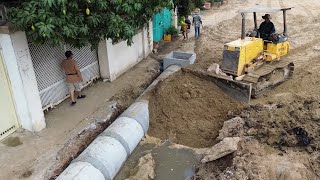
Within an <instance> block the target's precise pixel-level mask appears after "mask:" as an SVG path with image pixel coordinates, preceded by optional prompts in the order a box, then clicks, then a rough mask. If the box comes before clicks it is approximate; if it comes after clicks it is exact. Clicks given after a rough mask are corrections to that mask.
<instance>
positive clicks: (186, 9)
mask: <svg viewBox="0 0 320 180" xmlns="http://www.w3.org/2000/svg"><path fill="white" fill-rule="evenodd" d="M174 3H175V5H176V6H177V7H178V15H179V16H184V17H186V16H188V15H190V13H191V12H192V10H193V9H194V4H193V2H192V0H174Z"/></svg>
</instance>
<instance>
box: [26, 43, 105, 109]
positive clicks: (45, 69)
mask: <svg viewBox="0 0 320 180" xmlns="http://www.w3.org/2000/svg"><path fill="white" fill-rule="evenodd" d="M29 49H30V54H31V59H32V63H33V67H34V71H35V74H36V79H37V83H38V89H39V93H40V98H41V103H42V108H43V110H46V109H48V108H53V107H54V106H55V105H57V104H59V103H60V102H62V101H63V100H64V99H66V98H67V97H68V94H69V90H68V87H67V85H66V83H65V73H64V72H63V70H62V67H61V63H62V60H63V59H65V56H64V52H65V51H66V50H71V51H72V52H73V54H74V55H75V60H76V61H77V63H78V65H79V67H80V70H81V74H82V77H83V80H84V84H83V85H84V86H86V85H88V84H90V83H91V82H92V81H93V80H94V79H97V78H99V77H100V72H99V64H98V53H97V51H92V50H91V47H90V46H85V47H83V48H81V49H77V48H73V47H71V46H70V45H64V46H56V47H53V46H50V45H48V44H45V45H39V46H38V45H35V44H33V43H32V42H30V43H29Z"/></svg>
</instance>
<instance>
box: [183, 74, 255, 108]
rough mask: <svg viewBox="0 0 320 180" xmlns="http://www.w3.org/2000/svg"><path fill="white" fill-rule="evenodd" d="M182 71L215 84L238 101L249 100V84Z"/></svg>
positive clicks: (247, 101)
mask: <svg viewBox="0 0 320 180" xmlns="http://www.w3.org/2000/svg"><path fill="white" fill-rule="evenodd" d="M183 71H185V72H188V73H191V74H193V75H195V76H197V77H199V78H202V79H206V80H208V81H211V82H213V83H215V84H216V85H217V86H218V87H219V88H220V89H221V90H222V91H223V92H224V93H226V94H227V95H229V96H230V97H232V98H234V99H236V100H238V101H242V102H246V103H249V102H250V100H251V91H252V85H251V84H247V83H243V82H239V81H235V80H232V79H229V78H228V77H224V76H216V75H212V74H208V73H206V72H204V71H199V70H191V69H183Z"/></svg>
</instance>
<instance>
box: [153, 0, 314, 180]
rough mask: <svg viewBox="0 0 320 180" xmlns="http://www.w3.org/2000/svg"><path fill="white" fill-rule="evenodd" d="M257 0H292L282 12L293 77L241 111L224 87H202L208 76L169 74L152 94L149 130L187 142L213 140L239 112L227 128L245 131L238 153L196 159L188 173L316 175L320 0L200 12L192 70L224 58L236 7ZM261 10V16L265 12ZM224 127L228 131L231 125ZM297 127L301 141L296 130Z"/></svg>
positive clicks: (278, 22)
mask: <svg viewBox="0 0 320 180" xmlns="http://www.w3.org/2000/svg"><path fill="white" fill-rule="evenodd" d="M257 3H259V4H265V5H267V6H273V7H294V8H293V9H292V10H291V11H289V12H288V16H287V18H288V19H287V20H288V34H289V42H290V43H291V49H290V52H289V55H288V56H287V58H290V59H292V60H293V61H294V63H295V72H294V76H293V78H292V79H290V80H289V81H287V82H285V83H283V84H281V85H280V86H278V87H276V88H274V89H273V90H272V91H269V92H267V93H266V94H265V95H264V96H263V97H261V98H259V99H255V100H253V101H252V102H251V103H250V104H249V106H250V107H249V108H244V109H242V111H241V112H240V113H237V109H238V107H239V106H238V105H237V103H236V102H234V101H230V100H229V99H228V98H225V97H223V96H224V94H221V92H219V90H215V88H213V87H211V88H207V87H208V86H210V85H209V84H210V83H209V82H206V81H204V80H202V81H203V82H201V80H199V79H197V78H196V77H193V76H192V75H190V74H188V73H180V74H176V75H174V76H172V77H169V78H168V79H167V80H165V81H164V82H163V83H161V84H160V85H159V87H158V88H157V89H156V90H155V95H154V97H153V98H151V100H150V103H151V106H150V113H151V129H150V130H151V132H150V134H151V135H153V136H156V137H159V138H161V139H162V140H166V139H170V140H171V141H173V142H175V143H179V144H183V145H187V146H192V147H203V146H208V145H212V144H214V143H215V142H216V139H215V138H216V136H217V134H218V131H219V130H220V129H221V128H222V124H223V122H224V121H226V120H228V117H230V116H231V117H232V116H233V117H236V116H238V117H241V118H242V121H243V123H244V125H242V124H235V127H237V128H238V129H237V131H235V132H234V133H230V136H231V137H233V136H240V137H243V141H242V142H241V145H240V147H239V148H240V149H239V150H238V151H237V153H234V154H232V155H231V156H227V157H225V158H222V159H221V160H220V161H214V162H211V163H206V164H201V165H199V169H198V173H197V174H196V175H195V176H194V177H193V179H247V178H249V179H319V178H320V170H319V169H320V153H319V149H320V130H319V129H320V96H319V92H320V84H319V82H320V81H319V78H320V65H319V62H320V41H319V40H320V31H319V27H320V20H319V18H320V11H319V8H320V2H319V1H317V0H310V1H307V2H306V1H300V0H273V1H272V0H229V1H228V4H226V5H224V6H222V7H221V8H220V9H212V10H210V11H207V12H204V14H205V16H204V18H203V21H204V24H205V26H206V27H205V28H204V30H203V31H202V35H201V37H200V39H199V40H198V41H196V47H195V52H196V53H197V62H196V64H195V65H193V66H192V67H191V69H192V68H195V69H198V68H200V69H203V70H207V68H208V67H209V65H210V64H212V63H219V62H221V60H222V51H223V47H224V44H225V43H227V42H230V41H232V40H235V39H237V38H239V37H240V30H241V16H240V15H239V14H238V11H239V9H242V8H244V7H250V6H252V5H255V4H257ZM258 15H259V16H258V20H259V21H258V23H261V22H262V18H261V16H262V15H263V14H258ZM271 16H272V22H273V23H274V24H275V26H276V30H277V31H278V32H282V31H283V19H282V13H278V14H272V15H271ZM246 23H247V25H248V26H250V25H251V28H250V27H247V28H248V29H247V30H251V29H253V17H251V15H248V16H247V22H246ZM201 83H203V84H201ZM162 95H165V96H166V95H168V96H169V95H171V96H172V97H171V98H170V96H169V97H165V96H163V97H161V96H162ZM201 95H203V96H205V97H202V96H201ZM221 99H225V100H224V101H223V100H221ZM194 106H197V108H194ZM215 106H219V107H222V109H219V108H217V107H215ZM196 114H198V115H196ZM207 115H208V116H207ZM216 117H219V118H216ZM210 124H211V125H210ZM152 126H155V127H152ZM204 127H205V129H203V128H204ZM225 130H226V132H233V129H228V128H227V129H225ZM297 131H299V132H300V134H299V133H297ZM239 132H241V133H239ZM302 132H303V133H302ZM301 134H303V136H304V139H303V140H305V141H301V136H298V135H301ZM197 138H198V140H197ZM199 138H201V139H199ZM299 138H300V139H299ZM195 141H196V142H195ZM301 143H302V144H303V143H306V145H302V144H301Z"/></svg>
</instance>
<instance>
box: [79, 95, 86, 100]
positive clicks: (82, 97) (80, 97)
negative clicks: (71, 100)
mask: <svg viewBox="0 0 320 180" xmlns="http://www.w3.org/2000/svg"><path fill="white" fill-rule="evenodd" d="M84 98H86V95H81V96H78V99H84Z"/></svg>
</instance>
